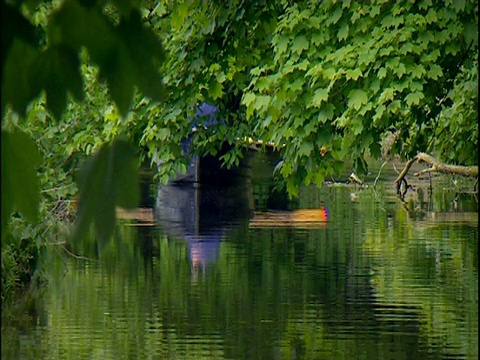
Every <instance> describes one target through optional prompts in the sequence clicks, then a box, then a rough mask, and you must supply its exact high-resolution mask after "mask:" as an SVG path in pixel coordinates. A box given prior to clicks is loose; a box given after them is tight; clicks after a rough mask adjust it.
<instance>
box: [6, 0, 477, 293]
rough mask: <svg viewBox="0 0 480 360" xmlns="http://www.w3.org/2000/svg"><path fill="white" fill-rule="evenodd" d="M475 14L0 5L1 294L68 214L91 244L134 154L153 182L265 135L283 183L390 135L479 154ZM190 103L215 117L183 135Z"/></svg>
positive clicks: (322, 5)
mask: <svg viewBox="0 0 480 360" xmlns="http://www.w3.org/2000/svg"><path fill="white" fill-rule="evenodd" d="M199 9H200V10H199ZM20 25H21V26H20ZM477 25H478V7H477V4H476V2H473V1H464V2H456V1H450V2H445V3H442V4H433V3H431V2H430V1H416V2H415V1H413V2H412V1H402V2H395V3H391V2H389V1H378V2H372V3H356V2H349V1H344V2H336V1H331V2H330V1H326V2H311V1H301V2H291V1H286V0H285V1H279V2H268V1H259V2H242V1H235V0H232V1H229V2H226V3H217V2H204V1H200V0H198V1H165V2H154V1H142V2H139V3H137V2H135V3H134V2H128V1H127V2H121V1H112V2H111V3H110V2H108V3H105V2H96V1H78V0H67V1H63V2H60V1H58V2H57V1H53V2H43V1H25V2H24V1H13V2H6V1H3V2H2V75H3V76H2V100H1V101H2V298H3V296H4V295H5V294H7V293H9V292H10V290H11V289H13V288H16V287H18V286H17V285H18V284H19V283H22V282H23V280H24V279H26V280H29V279H31V277H32V276H33V271H32V267H33V266H34V264H35V259H36V258H37V257H38V256H39V251H40V249H41V247H42V246H44V245H45V244H46V243H48V242H50V240H51V241H52V242H54V241H56V240H55V238H56V237H57V233H56V232H55V231H53V230H54V229H55V228H58V227H59V226H61V227H62V228H63V227H68V225H65V226H64V225H63V224H64V223H63V222H62V221H65V220H67V223H68V221H69V220H70V219H71V218H72V217H73V215H72V214H73V213H74V212H75V211H76V210H78V212H77V213H76V214H77V215H76V220H77V226H76V228H75V229H73V230H72V231H70V234H73V235H72V236H73V238H74V239H75V240H76V241H80V239H81V238H82V237H85V234H86V232H87V231H88V229H89V228H90V226H91V225H94V226H95V232H96V237H97V238H98V241H99V242H103V243H105V241H107V240H108V239H109V238H110V237H111V236H112V234H113V232H114V225H115V208H116V207H117V206H121V207H125V208H133V207H136V206H137V204H138V200H139V192H138V176H137V175H136V174H137V171H136V169H137V168H138V164H140V162H141V161H144V160H145V159H146V160H147V161H148V160H149V161H150V163H151V164H152V166H153V167H154V168H156V165H158V164H160V163H161V164H162V166H161V167H160V169H159V177H160V180H162V181H166V180H167V179H168V178H169V177H170V176H172V175H173V174H175V173H176V172H177V171H185V169H186V166H187V164H188V161H189V157H190V156H191V154H192V153H198V154H213V155H216V154H218V152H219V150H220V149H221V147H222V146H223V144H225V143H228V144H229V145H231V150H229V151H228V152H227V153H225V154H223V155H222V159H223V160H224V161H225V165H226V166H234V165H235V164H238V162H239V160H240V159H241V157H242V156H243V153H244V151H245V148H247V147H248V146H249V141H248V139H249V138H253V139H261V140H263V142H264V143H267V142H268V143H270V144H273V145H274V148H275V150H276V151H277V152H278V153H279V155H280V156H281V158H282V161H281V162H279V164H278V166H277V168H276V169H275V174H276V175H278V176H279V177H281V178H282V179H284V180H285V182H284V183H285V186H286V188H287V190H288V192H289V194H290V195H291V196H295V195H296V194H297V193H298V189H299V187H300V185H302V184H306V185H309V184H315V185H317V186H321V185H322V184H323V182H324V180H325V179H328V178H329V177H330V176H333V175H335V174H338V173H340V172H342V171H344V170H345V162H346V161H353V169H352V170H354V171H355V173H356V174H363V173H366V172H367V171H368V163H367V161H366V159H368V157H373V158H378V157H381V156H382V153H381V149H382V146H381V144H382V142H383V141H384V140H385V138H386V137H387V136H390V135H391V134H394V137H393V139H394V141H393V142H392V144H391V146H390V147H389V149H388V150H389V155H390V156H393V155H396V156H400V158H401V159H402V160H404V161H408V160H410V159H413V158H414V157H415V156H416V155H417V153H418V152H420V151H422V152H427V153H429V154H431V155H434V156H435V157H437V158H438V159H439V160H440V161H442V162H445V163H449V164H455V165H475V164H476V162H477V156H478V148H477V146H478V121H477V119H478V114H477V99H478V26H477ZM202 103H208V104H215V105H216V108H217V113H216V114H215V116H216V117H217V119H218V121H217V122H216V124H215V126H202V125H205V124H206V121H207V120H208V119H206V118H199V119H197V121H198V122H197V123H196V124H195V125H196V126H195V131H192V117H193V116H194V115H195V111H196V109H197V107H198V105H199V104H202ZM220 119H221V120H220ZM186 138H189V139H190V144H191V145H190V148H191V149H193V151H192V152H190V153H188V154H186V153H185V152H184V149H183V148H182V146H181V144H182V141H183V140H184V139H186ZM82 164H83V165H82ZM477 176H478V175H477ZM76 199H78V206H75V205H74V204H76V201H77V200H76ZM59 224H62V225H59ZM65 236H66V235H65ZM65 236H64V237H63V238H62V241H65ZM13 264H18V265H19V266H18V267H17V268H16V269H13V268H12V266H13ZM21 264H22V265H21ZM4 275H5V278H4ZM7 277H8V278H7Z"/></svg>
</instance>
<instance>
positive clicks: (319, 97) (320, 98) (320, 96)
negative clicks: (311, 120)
mask: <svg viewBox="0 0 480 360" xmlns="http://www.w3.org/2000/svg"><path fill="white" fill-rule="evenodd" d="M328 91H329V90H328V89H317V90H315V93H314V94H313V97H312V100H311V101H310V104H308V106H315V107H320V105H321V104H322V102H326V101H327V99H328Z"/></svg>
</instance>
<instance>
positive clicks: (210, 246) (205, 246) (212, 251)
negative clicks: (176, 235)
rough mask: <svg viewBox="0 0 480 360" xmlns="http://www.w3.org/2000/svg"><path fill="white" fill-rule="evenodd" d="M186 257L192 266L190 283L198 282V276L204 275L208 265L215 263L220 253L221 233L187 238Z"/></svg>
mask: <svg viewBox="0 0 480 360" xmlns="http://www.w3.org/2000/svg"><path fill="white" fill-rule="evenodd" d="M186 238H187V242H188V255H189V258H190V264H191V265H192V281H194V282H196V281H197V280H198V274H199V272H201V273H202V274H205V269H206V267H207V266H208V265H209V264H213V263H215V261H216V260H217V258H218V255H219V252H220V243H221V241H222V238H223V231H218V232H215V233H211V234H202V235H195V236H187V237H186Z"/></svg>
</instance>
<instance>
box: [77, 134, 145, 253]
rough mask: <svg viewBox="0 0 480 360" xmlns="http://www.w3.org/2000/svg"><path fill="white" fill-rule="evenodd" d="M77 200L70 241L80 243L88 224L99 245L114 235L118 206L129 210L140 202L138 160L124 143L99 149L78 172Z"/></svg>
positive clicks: (132, 150) (133, 151)
mask: <svg viewBox="0 0 480 360" xmlns="http://www.w3.org/2000/svg"><path fill="white" fill-rule="evenodd" d="M78 186H79V193H80V200H79V204H78V214H77V223H76V229H75V233H74V236H73V241H78V240H80V239H82V238H83V237H84V236H85V234H86V232H87V230H88V228H89V225H90V224H91V223H94V224H95V230H96V234H97V236H98V238H99V240H100V242H101V243H103V244H104V243H105V242H106V241H107V240H109V239H110V237H111V236H112V235H113V232H114V229H115V209H116V207H117V206H120V207H123V208H125V209H131V208H135V207H137V206H138V203H139V201H140V185H139V179H138V159H137V156H136V152H135V150H134V149H133V148H132V146H131V145H129V144H128V143H127V142H126V141H123V140H115V141H114V142H113V143H112V144H110V145H104V146H102V147H101V148H100V149H99V150H98V151H97V152H96V153H95V155H94V156H92V157H90V158H89V159H88V160H87V161H86V162H85V164H84V165H83V166H82V168H81V169H80V174H79V176H78Z"/></svg>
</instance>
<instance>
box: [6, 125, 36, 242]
mask: <svg viewBox="0 0 480 360" xmlns="http://www.w3.org/2000/svg"><path fill="white" fill-rule="evenodd" d="M41 161H42V157H41V155H40V153H39V151H38V149H37V146H36V145H35V142H34V141H33V140H32V139H30V138H29V137H28V136H27V135H25V134H24V133H22V132H19V131H15V132H8V131H6V130H2V238H3V235H4V230H5V228H6V225H7V224H8V222H9V220H10V216H11V214H12V211H14V210H18V211H20V212H21V213H22V214H23V216H25V218H26V219H27V220H28V221H30V222H32V223H34V222H36V221H37V216H38V206H39V202H40V190H39V183H38V177H37V172H36V169H37V167H38V166H39V165H40V163H41Z"/></svg>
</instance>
